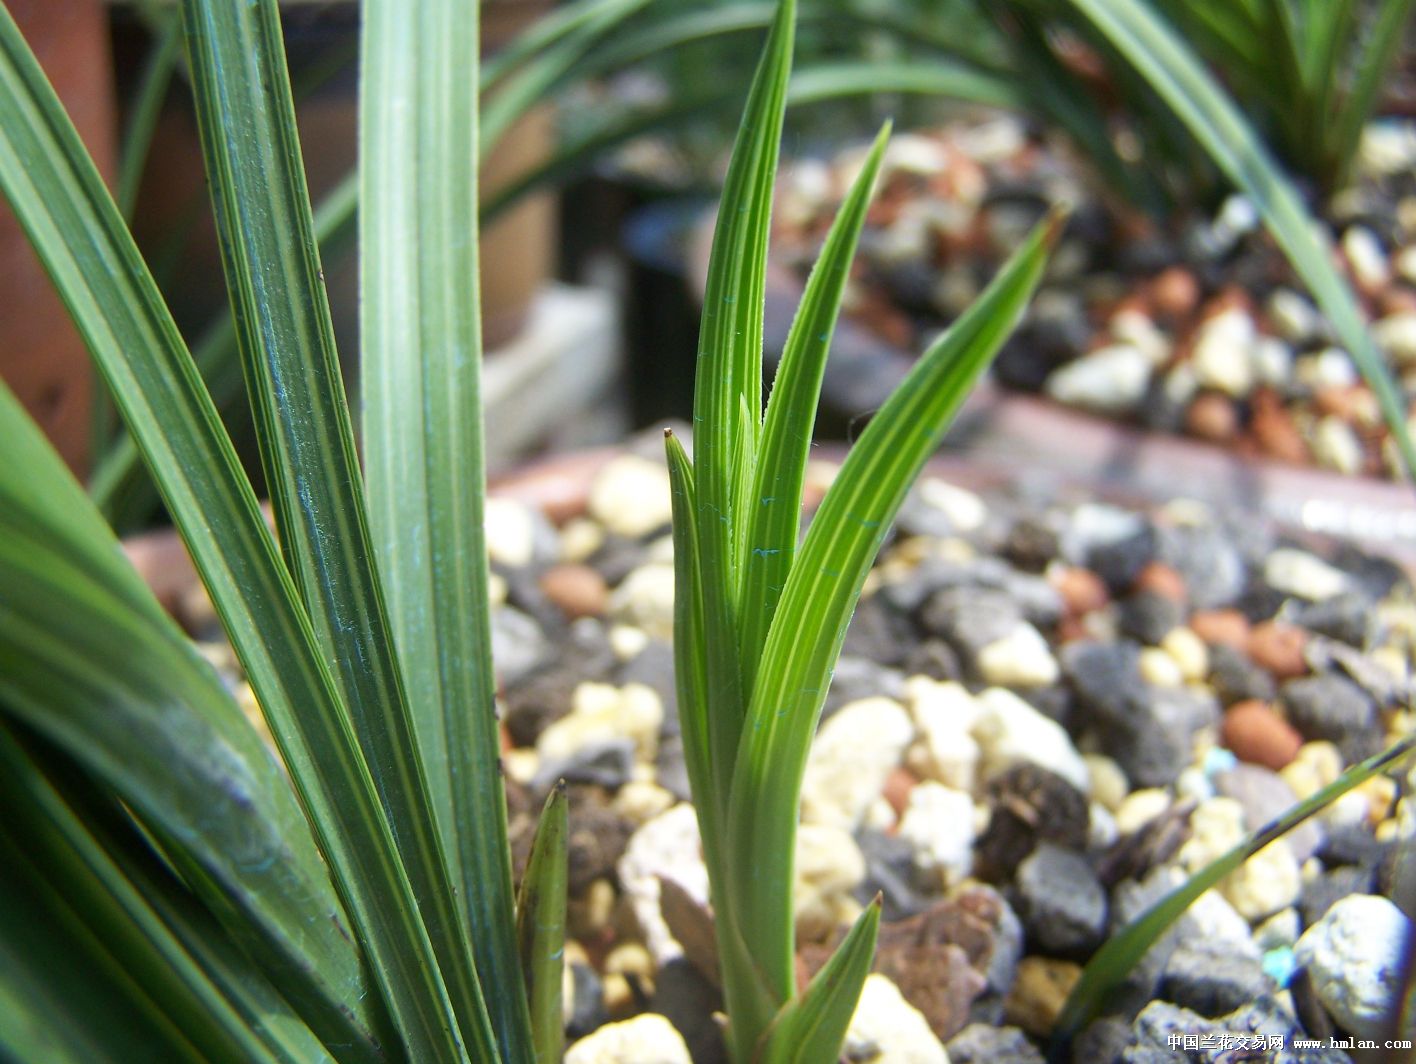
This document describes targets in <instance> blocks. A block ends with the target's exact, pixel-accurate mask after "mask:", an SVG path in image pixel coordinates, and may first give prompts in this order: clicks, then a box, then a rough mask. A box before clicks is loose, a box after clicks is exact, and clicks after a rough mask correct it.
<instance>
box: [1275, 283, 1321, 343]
mask: <svg viewBox="0 0 1416 1064" xmlns="http://www.w3.org/2000/svg"><path fill="white" fill-rule="evenodd" d="M1268 316H1269V320H1270V321H1271V322H1273V325H1274V328H1276V329H1277V330H1278V334H1279V335H1280V336H1282V337H1283V338H1284V339H1285V340H1287V341H1289V342H1290V343H1294V344H1303V343H1307V342H1308V341H1309V340H1311V339H1313V337H1314V336H1316V335H1317V333H1318V330H1319V329H1320V328H1321V327H1322V317H1321V315H1319V314H1318V311H1317V308H1316V307H1314V306H1313V304H1312V303H1310V302H1308V300H1307V299H1306V298H1305V297H1303V296H1301V295H1299V294H1298V293H1297V292H1295V291H1293V289H1291V288H1276V289H1274V292H1273V295H1271V296H1270V297H1269V301H1268Z"/></svg>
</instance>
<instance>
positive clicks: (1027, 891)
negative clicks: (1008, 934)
mask: <svg viewBox="0 0 1416 1064" xmlns="http://www.w3.org/2000/svg"><path fill="white" fill-rule="evenodd" d="M1015 886H1016V891H1017V894H1016V898H1017V901H1016V904H1015V908H1016V909H1017V910H1018V915H1019V917H1021V918H1022V921H1023V927H1024V929H1025V930H1026V931H1027V935H1028V941H1029V942H1031V943H1033V944H1034V945H1035V946H1037V947H1039V948H1040V949H1042V950H1044V951H1046V952H1047V953H1050V954H1062V955H1066V956H1072V955H1082V956H1085V955H1087V954H1089V953H1090V952H1091V951H1092V950H1093V949H1095V948H1096V947H1097V946H1098V945H1100V943H1101V940H1102V938H1103V937H1104V936H1105V933H1106V891H1105V890H1103V889H1102V886H1101V883H1100V882H1099V881H1098V880H1097V878H1096V873H1095V872H1093V871H1092V868H1091V866H1090V865H1089V864H1088V863H1087V862H1086V860H1085V858H1083V857H1081V856H1080V855H1079V854H1077V853H1074V852H1072V851H1071V850H1066V849H1063V848H1062V847H1060V846H1054V845H1052V844H1051V843H1047V842H1044V843H1043V844H1042V845H1041V846H1039V847H1038V848H1037V849H1036V850H1034V851H1033V853H1032V855H1031V856H1030V857H1028V859H1027V860H1025V861H1024V862H1023V863H1022V864H1021V865H1019V866H1018V874H1017V879H1016V884H1015Z"/></svg>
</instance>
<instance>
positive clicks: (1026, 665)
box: [976, 622, 1059, 687]
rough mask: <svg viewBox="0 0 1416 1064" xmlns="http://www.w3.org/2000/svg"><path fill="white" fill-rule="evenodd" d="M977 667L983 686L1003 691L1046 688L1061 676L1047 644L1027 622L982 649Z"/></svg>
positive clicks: (979, 652)
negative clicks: (989, 685) (998, 688)
mask: <svg viewBox="0 0 1416 1064" xmlns="http://www.w3.org/2000/svg"><path fill="white" fill-rule="evenodd" d="M976 663H977V666H978V670H979V675H980V676H981V677H982V679H983V682H984V683H987V684H997V685H999V686H1003V687H1045V686H1047V685H1048V684H1051V683H1055V682H1056V681H1057V677H1058V672H1059V670H1058V668H1057V659H1055V658H1054V657H1053V656H1052V651H1051V650H1049V649H1048V646H1047V640H1046V639H1044V638H1043V637H1042V634H1041V633H1040V632H1039V631H1038V630H1037V629H1036V628H1034V627H1033V626H1032V625H1030V624H1028V623H1026V622H1023V623H1020V624H1018V625H1016V626H1015V627H1014V628H1013V629H1012V631H1010V632H1009V633H1008V634H1007V635H1006V636H1004V637H1003V638H1001V639H997V640H994V641H993V642H992V643H989V644H988V645H987V646H984V647H982V648H981V649H980V650H979V651H978V655H977V658H976Z"/></svg>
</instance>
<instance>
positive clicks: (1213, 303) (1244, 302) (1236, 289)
mask: <svg viewBox="0 0 1416 1064" xmlns="http://www.w3.org/2000/svg"><path fill="white" fill-rule="evenodd" d="M1227 310H1242V311H1245V312H1247V313H1250V314H1252V313H1253V312H1254V300H1253V297H1251V296H1250V295H1249V293H1248V292H1246V291H1244V289H1243V288H1241V287H1240V286H1239V285H1235V284H1231V285H1225V286H1224V287H1223V288H1221V289H1220V290H1219V291H1218V292H1217V293H1215V295H1213V296H1211V297H1210V298H1209V299H1207V300H1205V305H1204V306H1203V307H1201V308H1200V317H1201V318H1202V319H1203V320H1205V321H1208V320H1209V319H1210V318H1213V317H1216V316H1217V315H1220V314H1223V313H1224V312H1225V311H1227Z"/></svg>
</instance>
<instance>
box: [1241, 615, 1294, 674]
mask: <svg viewBox="0 0 1416 1064" xmlns="http://www.w3.org/2000/svg"><path fill="white" fill-rule="evenodd" d="M1307 645H1308V633H1307V632H1305V631H1304V630H1303V629H1302V628H1299V627H1297V626H1296V625H1292V624H1285V623H1284V622H1282V621H1264V622H1263V623H1261V624H1257V625H1255V626H1254V628H1253V630H1252V631H1251V632H1250V633H1249V657H1250V658H1251V659H1253V662H1254V664H1255V665H1258V666H1259V667H1261V668H1264V669H1267V670H1268V671H1269V672H1270V673H1272V674H1273V676H1274V677H1275V678H1277V679H1279V680H1288V679H1292V678H1294V677H1297V676H1303V675H1305V674H1306V673H1307V671H1308V661H1307V659H1306V658H1305V657H1304V656H1303V650H1304V648H1305V647H1306V646H1307Z"/></svg>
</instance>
